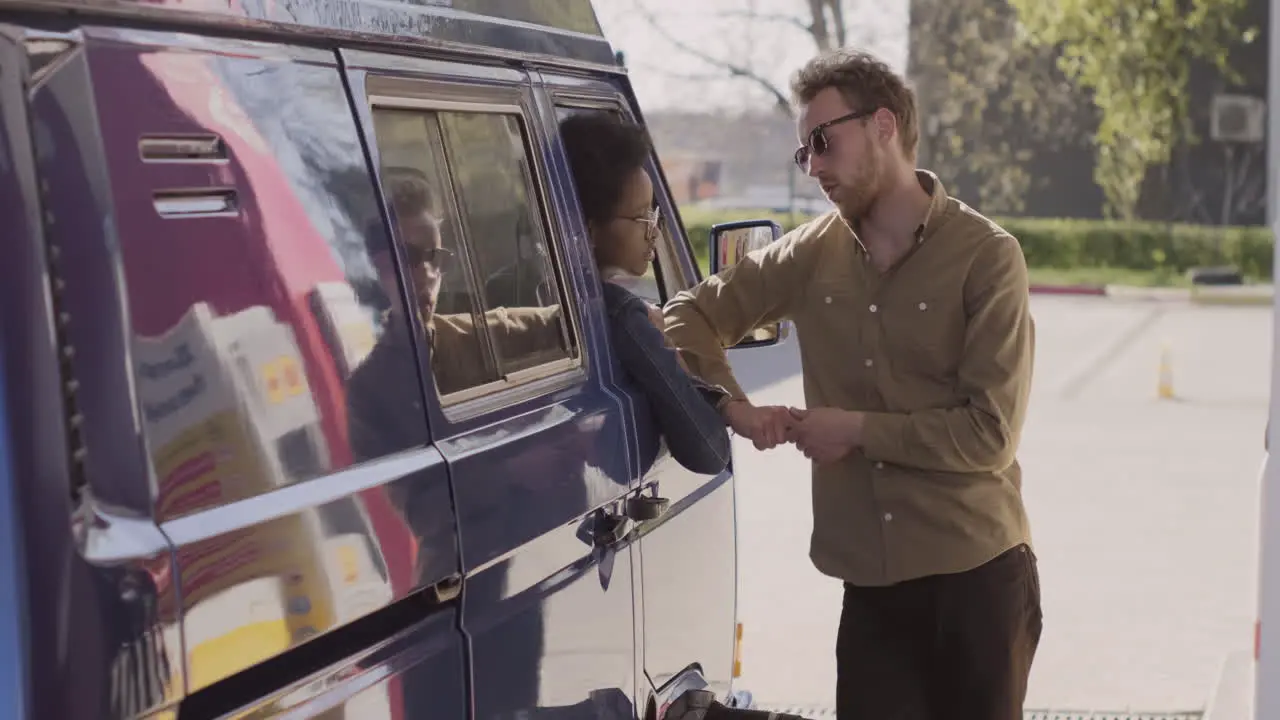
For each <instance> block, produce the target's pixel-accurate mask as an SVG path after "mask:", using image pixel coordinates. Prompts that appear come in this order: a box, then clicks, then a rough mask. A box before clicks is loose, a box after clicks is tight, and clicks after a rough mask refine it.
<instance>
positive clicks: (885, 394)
mask: <svg viewBox="0 0 1280 720" xmlns="http://www.w3.org/2000/svg"><path fill="white" fill-rule="evenodd" d="M792 94H793V96H794V100H795V102H796V104H797V106H798V109H799V134H800V138H801V142H802V145H801V147H800V149H799V150H797V151H796V154H795V161H796V163H797V164H798V165H799V166H800V167H801V168H802V169H803V170H805V171H806V172H808V174H809V175H810V176H812V177H814V178H815V179H816V180H817V181H818V182H819V183H820V184H821V186H822V189H823V191H824V192H825V193H826V196H827V197H828V198H829V199H830V200H831V202H832V204H834V205H835V206H836V208H837V210H836V211H834V212H832V213H829V214H827V215H824V216H822V217H819V218H817V219H815V220H813V221H811V222H809V223H807V224H805V225H802V226H801V227H799V228H796V229H795V230H793V231H792V232H790V233H788V234H787V235H786V236H785V237H783V238H782V239H780V240H779V241H777V242H775V243H773V244H771V245H770V246H768V247H767V248H764V249H762V250H757V251H755V252H753V253H751V254H749V255H747V256H746V257H745V258H744V259H743V260H742V261H741V262H740V263H739V264H738V265H736V266H734V267H733V268H730V269H728V270H726V271H724V272H722V273H720V275H718V276H716V277H711V278H708V279H707V280H706V281H704V282H703V283H701V284H700V285H698V286H697V287H695V288H693V289H692V290H689V291H687V292H684V293H681V294H679V295H677V296H676V297H675V298H674V299H673V300H672V301H671V303H670V304H669V305H668V307H667V308H666V326H667V331H668V335H669V337H670V338H671V340H672V341H673V343H674V344H675V345H676V346H677V347H678V348H679V349H680V350H681V352H682V353H683V355H684V357H685V359H686V360H687V361H688V363H689V365H690V367H691V369H692V370H693V371H694V372H696V373H697V374H699V375H701V376H702V377H704V378H705V379H706V380H708V381H710V382H712V383H714V384H717V385H720V386H723V387H725V388H728V389H729V390H730V391H731V393H732V394H733V398H734V399H733V400H732V401H731V403H730V404H729V405H728V406H727V407H726V417H727V418H728V421H729V423H730V425H731V426H732V427H733V429H734V430H735V431H737V432H738V433H739V434H741V435H744V436H747V437H750V438H751V439H752V441H753V442H754V443H755V446H756V447H757V448H760V449H765V448H769V447H773V446H776V445H779V444H781V443H784V442H794V443H795V444H796V445H797V446H798V448H799V449H800V450H801V451H802V452H803V453H804V454H805V456H806V457H808V458H810V459H811V460H812V462H813V515H814V518H813V520H814V522H813V536H812V542H811V548H810V557H811V558H812V560H813V563H814V565H815V566H816V567H817V569H818V570H819V571H821V572H823V573H824V574H827V575H830V576H833V577H835V578H838V579H840V580H843V581H844V583H845V593H844V606H843V610H842V613H841V618H840V628H839V632H838V635H837V638H836V666H837V675H838V679H837V715H838V717H839V718H841V720H895V719H899V718H901V719H903V720H907V719H909V720H917V719H927V720H944V719H945V720H967V719H970V718H971V719H972V720H1015V719H1017V720H1021V718H1022V704H1023V701H1024V698H1025V695H1026V687H1027V677H1028V674H1029V672H1030V669H1031V663H1032V657H1033V656H1034V654H1035V650H1036V647H1037V645H1038V643H1039V638H1040V632H1041V613H1040V589H1039V578H1038V574H1037V569H1036V561H1035V557H1034V555H1033V554H1032V552H1031V548H1030V542H1031V534H1030V528H1029V524H1028V521H1027V515H1026V511H1025V509H1024V507H1023V501H1022V494H1021V487H1022V473H1021V470H1020V468H1019V465H1018V461H1017V459H1016V450H1017V447H1018V441H1019V438H1020V435H1021V431H1022V424H1023V419H1024V417H1025V415H1026V408H1027V400H1028V394H1029V390H1030V385H1031V372H1032V356H1033V351H1034V342H1035V332H1034V328H1033V324H1032V318H1031V313H1030V308H1029V301H1030V298H1029V295H1028V280H1027V269H1026V262H1025V259H1024V257H1023V255H1022V251H1021V247H1020V246H1019V244H1018V241H1017V240H1016V239H1015V238H1014V237H1012V236H1011V235H1010V234H1009V233H1007V232H1005V231H1004V230H1003V229H1002V228H1000V227H999V226H998V225H996V224H995V223H993V222H991V221H990V220H988V219H986V218H985V217H983V216H982V215H980V214H979V213H978V212H977V211H975V210H973V209H972V208H970V207H968V206H966V205H965V204H963V203H961V202H960V201H958V200H956V199H955V198H952V197H949V196H948V195H947V192H946V189H945V188H943V186H942V183H940V182H939V181H938V178H937V177H936V176H934V175H933V174H932V173H930V172H928V171H924V170H918V169H916V165H915V160H916V148H917V143H918V138H919V134H918V133H919V131H918V129H917V128H918V124H917V115H916V107H915V98H914V95H913V93H912V92H911V90H910V89H908V88H907V87H906V85H905V83H904V82H903V80H902V79H901V78H900V77H899V76H898V75H896V74H895V73H894V72H893V71H892V70H891V69H890V68H889V67H888V66H886V65H885V64H884V63H883V62H881V61H879V60H877V59H876V58H874V57H872V56H870V55H867V54H864V53H860V52H853V51H849V50H836V51H832V52H828V53H826V54H823V55H821V56H819V57H817V58H814V59H813V60H811V61H810V62H809V63H808V64H806V65H805V66H804V68H802V69H801V70H800V71H799V72H798V73H797V74H796V76H795V77H794V78H793V80H792ZM787 318H789V319H792V320H793V321H794V322H795V324H796V330H797V335H798V337H799V344H800V353H801V362H802V369H803V375H804V390H805V399H806V404H807V406H808V409H807V410H790V411H788V410H787V409H786V408H781V407H755V406H753V405H752V404H751V403H750V401H749V400H748V399H747V397H746V395H745V393H743V391H742V388H741V387H740V386H739V385H738V383H737V382H735V380H734V378H733V376H732V374H731V372H730V370H729V365H728V363H727V361H726V358H725V352H724V349H723V348H724V347H728V346H732V345H734V344H736V343H737V342H738V341H739V340H741V339H742V338H743V337H744V336H746V335H747V334H748V333H749V332H750V331H751V330H752V329H754V328H756V327H758V326H760V325H762V324H766V323H770V322H776V321H778V320H782V319H787ZM782 480H783V479H782V478H779V481H782Z"/></svg>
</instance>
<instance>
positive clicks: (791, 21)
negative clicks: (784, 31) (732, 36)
mask: <svg viewBox="0 0 1280 720" xmlns="http://www.w3.org/2000/svg"><path fill="white" fill-rule="evenodd" d="M716 15H717V16H719V17H723V18H731V19H733V20H753V21H757V20H758V21H760V22H767V23H780V24H783V25H790V26H792V27H794V28H797V29H799V30H803V31H804V34H805V35H812V34H813V26H812V25H806V24H805V23H804V21H803V20H801V19H800V18H798V17H796V16H794V15H784V14H782V13H762V12H755V11H753V10H725V11H724V12H720V13H716Z"/></svg>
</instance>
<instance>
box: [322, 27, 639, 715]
mask: <svg viewBox="0 0 1280 720" xmlns="http://www.w3.org/2000/svg"><path fill="white" fill-rule="evenodd" d="M344 57H345V59H346V61H347V65H348V68H349V74H348V77H349V81H350V84H351V87H352V92H353V95H354V96H355V97H356V98H357V102H358V103H360V105H361V107H360V113H361V114H362V116H363V122H364V126H365V132H366V135H367V137H368V138H369V146H370V148H371V151H372V152H373V154H374V156H375V162H376V164H377V166H378V168H379V172H380V181H381V185H382V189H383V193H384V195H385V196H386V198H387V202H388V206H389V210H390V213H391V215H392V216H393V218H394V220H393V226H394V227H395V231H396V234H397V240H398V242H399V243H400V244H401V245H402V246H405V247H406V248H407V249H408V256H407V261H408V263H407V268H406V273H405V274H406V276H407V279H408V280H409V283H410V285H411V286H412V287H414V288H415V296H416V298H417V303H418V312H417V313H416V314H415V322H416V323H417V330H416V334H415V336H416V337H417V338H420V339H421V345H422V347H423V348H424V349H425V352H426V355H427V356H428V360H427V363H428V367H429V373H428V375H429V384H430V385H431V387H432V389H433V398H432V402H431V403H430V408H429V410H430V417H431V425H432V429H433V431H434V434H435V438H436V444H437V446H438V447H439V448H440V450H441V452H442V453H443V454H444V457H445V458H446V460H447V462H448V465H449V471H450V475H451V477H452V482H453V488H454V497H455V502H456V504H457V508H458V522H459V531H460V534H461V540H462V567H463V572H464V582H463V613H462V628H463V631H464V633H465V634H466V637H467V639H468V643H469V645H468V646H469V649H470V660H471V673H472V697H473V700H474V703H475V714H476V717H478V718H486V719H487V718H497V717H513V716H514V715H515V714H518V713H523V712H525V711H529V710H533V709H537V708H561V709H565V708H571V709H572V711H573V712H574V713H575V714H576V712H583V713H585V714H586V715H587V716H593V717H602V718H632V717H634V715H635V708H634V702H633V700H634V696H635V686H636V675H635V668H636V658H635V643H634V626H633V617H632V569H631V568H632V563H631V544H630V537H629V532H630V524H629V522H628V521H627V519H626V517H625V516H624V515H623V513H622V507H621V506H622V502H621V501H622V499H623V498H624V497H625V496H626V494H627V493H628V492H629V491H630V490H631V489H632V487H633V483H632V482H631V478H632V473H631V470H630V468H629V466H628V452H627V445H626V434H625V432H624V428H623V426H622V424H621V417H622V414H621V410H620V406H619V402H618V400H617V398H615V397H614V396H613V395H611V394H610V392H609V391H608V389H607V385H606V382H605V380H604V376H603V374H602V372H603V370H602V369H603V368H606V367H608V361H607V355H606V353H607V346H606V345H605V344H604V343H603V342H602V341H601V339H600V338H601V335H600V329H601V323H602V322H603V312H602V304H601V301H600V296H599V290H598V289H596V290H592V288H591V287H590V286H589V285H588V284H586V283H584V282H583V273H584V272H585V268H586V267H587V266H589V264H590V257H589V255H588V253H587V249H586V245H585V243H584V242H583V241H582V235H581V234H580V232H579V231H578V229H577V228H575V227H571V226H566V225H565V224H563V223H562V222H561V221H560V219H559V215H558V213H557V210H558V209H559V206H558V204H557V202H556V198H557V196H558V195H559V192H560V191H559V188H558V186H557V187H548V186H547V185H546V184H545V181H546V180H547V179H548V178H549V177H554V180H555V181H556V183H557V184H558V183H560V182H562V181H563V180H562V176H561V175H555V176H551V175H549V173H548V171H547V167H546V166H547V162H546V149H545V139H544V138H543V137H542V136H541V134H540V128H539V126H538V124H537V123H536V122H535V120H534V115H533V110H532V107H533V105H532V101H531V90H530V87H529V84H528V78H527V76H526V75H525V74H524V73H523V72H521V71H518V70H515V69H510V68H502V67H485V66H475V65H462V64H457V63H449V62H442V61H432V60H425V59H412V58H400V57H392V56H385V55H374V54H367V53H360V52H345V51H344Z"/></svg>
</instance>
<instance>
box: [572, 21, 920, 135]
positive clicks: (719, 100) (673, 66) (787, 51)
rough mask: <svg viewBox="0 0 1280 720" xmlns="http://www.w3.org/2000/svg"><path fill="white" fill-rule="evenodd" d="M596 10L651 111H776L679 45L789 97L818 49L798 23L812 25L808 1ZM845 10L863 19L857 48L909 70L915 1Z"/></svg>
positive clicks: (762, 96)
mask: <svg viewBox="0 0 1280 720" xmlns="http://www.w3.org/2000/svg"><path fill="white" fill-rule="evenodd" d="M595 7H596V14H597V16H598V17H599V19H600V24H601V26H602V27H603V28H604V32H605V35H606V36H607V37H608V38H609V40H610V42H612V43H613V46H614V49H615V50H621V51H623V52H624V53H625V55H626V63H627V67H628V69H629V72H630V75H631V81H632V84H633V85H634V86H635V89H636V95H637V97H638V98H639V100H640V106H641V109H642V110H643V111H644V112H653V111H656V110H669V109H684V110H692V109H698V108H702V109H705V110H708V111H713V112H749V111H753V110H759V111H768V110H770V109H771V107H772V102H773V101H772V100H771V99H770V98H771V96H770V95H769V94H768V93H767V92H765V91H763V90H762V89H760V87H759V85H758V84H757V83H753V82H749V81H744V80H734V79H732V78H729V77H728V74H727V72H726V71H725V70H724V69H723V68H721V67H717V66H715V65H713V64H711V63H708V62H705V61H703V60H701V59H699V58H698V57H696V56H695V55H693V54H691V53H689V52H685V51H683V50H682V49H681V48H680V47H679V46H678V44H677V43H683V44H685V45H687V46H689V47H692V48H694V49H696V50H697V51H699V52H701V53H704V54H706V55H708V56H711V57H713V58H716V59H720V60H728V61H730V62H733V63H737V64H740V65H745V66H746V67H747V68H748V69H750V70H751V71H752V72H754V73H757V74H759V75H760V76H761V77H763V78H765V79H767V80H768V81H769V82H770V83H772V84H773V85H775V86H776V87H778V88H779V89H781V90H783V91H784V92H785V90H786V87H787V80H788V78H789V77H790V75H791V74H792V73H793V72H794V71H795V70H796V69H797V68H799V67H800V66H801V65H802V64H803V63H804V61H805V60H807V59H808V58H809V57H810V56H812V55H813V54H814V52H815V51H816V48H815V46H814V44H813V41H812V39H811V38H810V37H809V36H808V35H807V34H806V33H805V32H804V31H803V30H801V29H800V28H798V27H795V26H794V25H793V24H792V21H793V20H804V21H805V22H806V23H807V18H805V17H804V16H805V15H806V14H807V13H808V3H807V2H805V0H595ZM844 7H845V17H846V18H847V19H852V18H856V20H854V21H852V25H853V27H852V28H851V30H850V32H849V37H850V44H851V45H853V46H855V47H858V48H860V49H864V50H868V51H871V52H873V53H876V54H877V55H879V56H880V57H881V58H883V59H884V60H885V61H886V62H888V63H889V64H890V65H891V66H892V67H893V68H894V69H896V70H898V71H899V72H902V71H904V70H905V68H906V61H907V13H908V0H845V2H844ZM765 16H768V17H767V18H766V17H765ZM673 40H674V41H675V42H673Z"/></svg>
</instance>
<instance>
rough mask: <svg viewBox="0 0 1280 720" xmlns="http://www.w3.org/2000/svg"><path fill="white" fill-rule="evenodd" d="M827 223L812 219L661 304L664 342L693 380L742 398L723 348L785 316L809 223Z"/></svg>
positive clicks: (799, 279) (796, 290) (804, 257)
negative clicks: (698, 380)
mask: <svg viewBox="0 0 1280 720" xmlns="http://www.w3.org/2000/svg"><path fill="white" fill-rule="evenodd" d="M833 217H834V216H833ZM830 221H831V220H830V219H829V218H826V219H822V220H816V221H814V222H813V223H809V224H806V225H802V226H800V227H798V228H796V229H795V230H792V231H791V232H790V233H788V234H786V235H784V236H783V237H782V238H780V239H778V240H777V241H776V242H774V243H771V244H770V245H768V246H767V247H764V248H761V249H759V250H756V251H754V252H751V253H748V254H747V255H746V257H744V258H743V259H742V261H741V262H739V263H738V264H737V265H734V266H733V267H731V268H729V269H727V270H724V271H722V272H721V273H719V274H718V275H713V276H711V277H709V278H707V279H706V280H703V281H702V282H701V283H699V284H698V285H696V286H695V287H693V288H691V289H689V290H686V291H685V292H682V293H679V294H677V295H676V296H675V297H674V298H672V299H671V301H670V302H668V303H667V305H666V307H665V308H664V310H663V313H664V317H665V319H666V334H667V338H669V339H670V340H671V342H672V344H673V345H675V347H676V348H677V349H679V351H680V355H681V357H682V358H683V359H684V361H685V363H686V364H687V365H688V366H689V369H690V370H691V371H692V372H693V373H694V374H695V375H697V376H698V377H700V378H702V379H704V380H706V381H707V382H708V383H711V384H712V385H717V386H720V387H724V388H726V389H727V390H728V391H729V392H730V394H732V395H733V397H734V398H735V399H738V400H744V399H746V397H747V395H746V393H745V392H744V391H743V390H742V387H741V386H740V385H739V384H738V381H737V380H736V379H734V377H733V372H732V370H730V368H729V361H728V358H727V357H726V355H725V348H727V347H733V346H734V345H737V344H738V343H739V342H741V341H742V339H743V338H744V337H746V336H747V334H748V333H750V332H751V331H752V330H755V329H756V328H758V327H760V326H762V325H768V324H770V323H774V322H778V321H779V320H782V319H784V318H786V317H788V316H789V315H790V314H791V312H792V310H793V308H794V306H795V303H796V301H797V298H798V297H799V296H800V294H801V293H802V290H803V277H804V273H805V267H804V266H805V264H806V263H807V262H808V257H809V256H810V255H811V254H812V253H811V252H810V251H809V245H811V244H812V239H813V238H812V237H811V236H812V235H813V234H814V232H815V223H822V222H830Z"/></svg>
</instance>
